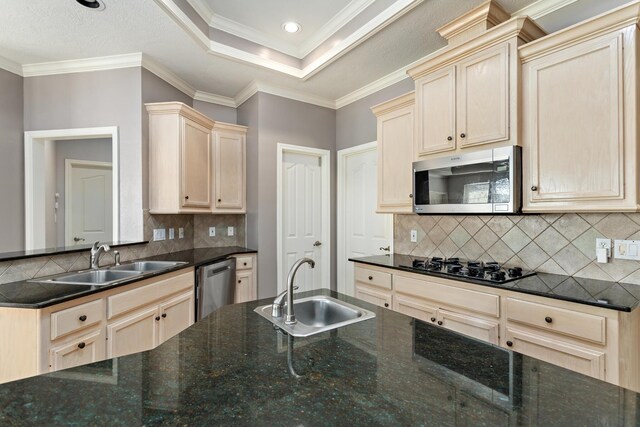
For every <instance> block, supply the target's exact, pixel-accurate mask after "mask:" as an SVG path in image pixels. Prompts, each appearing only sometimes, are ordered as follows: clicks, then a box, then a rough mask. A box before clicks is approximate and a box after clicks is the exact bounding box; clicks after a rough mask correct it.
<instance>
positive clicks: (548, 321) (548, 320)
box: [544, 316, 553, 323]
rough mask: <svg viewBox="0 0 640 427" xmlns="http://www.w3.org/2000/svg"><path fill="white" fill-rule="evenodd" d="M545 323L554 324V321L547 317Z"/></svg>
mask: <svg viewBox="0 0 640 427" xmlns="http://www.w3.org/2000/svg"><path fill="white" fill-rule="evenodd" d="M544 321H545V322H547V323H551V322H553V319H552V318H551V317H549V316H547V317H545V318H544Z"/></svg>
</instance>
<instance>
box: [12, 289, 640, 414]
mask: <svg viewBox="0 0 640 427" xmlns="http://www.w3.org/2000/svg"><path fill="white" fill-rule="evenodd" d="M314 293H321V294H330V295H332V296H334V297H337V298H339V299H342V300H345V301H347V302H350V303H352V304H356V305H360V306H362V307H363V308H366V309H369V310H372V311H374V312H375V313H376V318H375V319H371V320H367V321H363V322H360V323H356V324H352V325H349V326H346V327H343V328H340V329H338V330H334V331H329V332H324V333H321V334H318V335H315V336H312V337H308V338H290V337H288V336H286V335H284V334H283V333H281V332H279V331H276V330H274V329H273V327H272V325H271V323H269V322H268V321H267V320H266V319H264V318H262V317H260V316H259V315H258V314H256V313H254V312H253V309H254V308H255V307H256V306H258V305H262V304H267V303H269V302H270V301H269V300H262V301H254V302H250V303H243V304H234V305H229V306H226V307H223V308H222V309H220V310H218V311H217V312H215V313H213V314H211V315H210V316H208V317H207V318H205V319H203V320H202V321H200V322H198V323H196V324H195V325H193V326H191V327H190V328H188V329H187V330H185V331H183V332H182V333H180V334H179V335H177V336H175V337H173V338H172V339H170V340H169V341H167V342H165V343H164V344H162V345H161V346H159V347H157V348H156V349H154V350H152V351H148V352H143V353H138V354H134V355H130V356H125V357H120V358H117V359H113V360H109V361H104V362H99V363H94V364H92V365H87V366H82V367H78V368H73V369H69V370H66V371H60V372H56V373H52V374H47V375H41V376H38V377H33V378H28V379H24V380H20V381H16V382H12V383H7V384H3V385H0V408H1V409H0V425H3V426H13V425H16V426H17V425H21V426H22V425H110V426H111V425H122V426H141V425H145V426H156V425H180V426H187V425H189V426H191V425H193V426H205V425H207V426H208V425H247V426H255V425H278V426H279V425H283V426H288V425H291V426H294V425H295V426H299V425H308V426H316V425H318V426H323V425H326V426H343V425H352V426H364V425H366V426H391V425H394V426H395V425H438V426H449V425H451V426H453V425H490V426H502V425H504V426H506V425H510V426H515V425H527V426H529V425H541V426H542V425H544V426H567V425H581V426H590V425H607V426H618V425H620V426H622V425H625V426H628V425H638V423H639V421H640V419H639V418H638V417H639V416H640V415H639V414H640V404H639V399H638V397H639V396H638V395H637V394H636V393H634V392H632V391H629V390H625V389H622V388H620V387H616V386H614V385H611V384H608V383H605V382H602V381H598V380H595V379H592V378H590V377H586V376H583V375H580V374H577V373H575V372H572V371H568V370H566V369H563V368H560V367H556V366H553V365H550V364H547V363H544V362H541V361H539V360H536V359H533V358H530V357H526V356H523V355H520V354H517V353H514V352H511V351H508V350H505V349H501V348H498V347H495V346H492V345H489V344H485V343H481V342H479V341H476V340H473V339H471V338H467V337H464V336H462V335H459V334H456V333H453V332H448V331H446V330H445V329H442V328H438V327H435V326H432V325H429V324H426V323H424V322H420V321H417V320H414V319H412V318H410V317H407V316H404V315H402V314H399V313H395V312H393V311H390V310H387V309H384V308H379V307H375V306H372V305H370V304H366V303H364V302H362V301H358V300H355V299H353V298H350V297H346V296H343V295H338V294H336V293H334V292H329V291H327V290H322V291H316V292H314ZM308 294H309V293H305V294H300V295H298V297H304V296H306V295H308ZM289 348H291V352H289V351H288V349H289ZM289 357H290V358H291V366H292V370H293V372H295V373H296V374H297V375H299V376H300V377H297V376H296V375H294V374H293V373H292V372H291V370H290V369H289V367H288V358H289Z"/></svg>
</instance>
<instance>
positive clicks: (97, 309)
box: [51, 299, 105, 340]
mask: <svg viewBox="0 0 640 427" xmlns="http://www.w3.org/2000/svg"><path fill="white" fill-rule="evenodd" d="M104 312H105V309H104V300H103V299H99V300H95V301H91V302H88V303H86V304H82V305H78V306H76V307H71V308H67V309H66V310H61V311H56V312H54V313H51V339H52V340H55V339H57V338H59V337H61V336H64V335H67V334H70V333H72V332H75V331H78V330H80V329H83V328H86V327H88V326H91V325H95V324H96V323H100V321H102V318H103V316H104Z"/></svg>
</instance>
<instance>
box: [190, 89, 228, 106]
mask: <svg viewBox="0 0 640 427" xmlns="http://www.w3.org/2000/svg"><path fill="white" fill-rule="evenodd" d="M193 99H194V100H196V101H202V102H208V103H209V104H218V105H223V106H225V107H232V108H236V107H237V106H238V104H237V103H236V101H235V99H233V98H229V97H228V96H222V95H216V94H213V93H209V92H203V91H201V90H197V91H196V93H195V95H194V96H193Z"/></svg>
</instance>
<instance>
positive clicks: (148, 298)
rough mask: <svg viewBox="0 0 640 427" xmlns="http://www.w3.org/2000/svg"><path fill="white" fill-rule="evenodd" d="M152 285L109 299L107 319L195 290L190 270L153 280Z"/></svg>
mask: <svg viewBox="0 0 640 427" xmlns="http://www.w3.org/2000/svg"><path fill="white" fill-rule="evenodd" d="M151 281H152V282H151V283H149V284H148V285H147V286H143V287H140V288H137V289H133V290H131V291H127V292H123V293H121V294H118V295H114V296H112V297H109V298H108V301H107V306H108V309H107V310H108V311H107V319H111V318H113V317H115V316H118V315H120V314H122V313H126V312H127V311H130V310H133V309H136V308H139V307H142V306H144V305H147V304H150V303H152V302H154V301H158V300H160V299H163V298H165V297H167V296H169V295H172V294H175V293H177V292H180V291H183V290H189V289H193V287H194V274H193V270H192V269H189V270H187V272H186V273H182V274H179V275H177V276H171V277H168V278H166V279H162V276H159V277H158V278H155V279H151Z"/></svg>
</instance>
